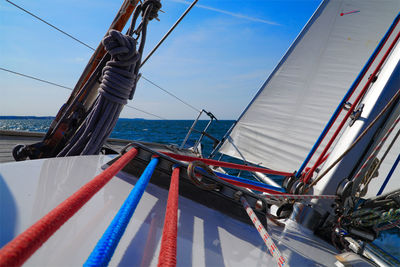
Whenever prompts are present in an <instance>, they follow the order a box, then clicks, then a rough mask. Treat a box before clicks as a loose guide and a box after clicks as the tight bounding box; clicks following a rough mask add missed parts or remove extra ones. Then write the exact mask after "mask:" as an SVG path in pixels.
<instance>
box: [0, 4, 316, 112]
mask: <svg viewBox="0 0 400 267" xmlns="http://www.w3.org/2000/svg"><path fill="white" fill-rule="evenodd" d="M11 1H12V2H14V3H15V4H17V5H19V6H21V7H23V8H25V9H27V10H28V11H30V12H32V13H34V14H36V15H37V16H39V17H41V18H43V19H44V20H46V21H48V22H50V23H52V24H53V25H55V26H57V27H58V28H60V29H62V30H64V31H66V32H67V33H69V34H71V35H72V36H74V37H76V38H78V39H80V40H81V41H83V42H85V43H87V44H89V45H90V46H92V47H97V45H98V44H99V42H100V41H101V39H102V37H103V36H104V34H105V33H106V31H107V29H108V28H109V25H110V23H111V22H112V20H113V18H114V17H115V14H116V13H117V11H118V9H119V7H120V5H121V4H122V0H119V1H116V0H114V1H110V0H96V1H94V0H70V1H61V0H36V1H28V0H11ZM161 2H162V5H163V7H162V10H163V11H164V12H165V13H159V19H160V21H155V20H153V21H151V22H150V25H149V28H148V36H147V40H146V48H145V51H144V56H145V55H147V54H148V52H149V51H150V50H151V49H152V48H153V47H154V46H155V45H156V44H157V42H158V41H159V40H160V39H161V37H162V36H163V35H164V34H165V33H166V31H167V30H168V29H169V28H170V27H171V26H172V25H173V23H174V22H175V21H176V20H177V19H178V18H179V17H180V15H181V14H182V13H183V12H184V11H185V9H186V8H187V7H188V6H189V4H190V1H186V0H165V1H161ZM320 2H321V1H320V0H247V1H243V0H199V2H198V3H197V4H196V6H195V7H194V8H193V9H192V11H191V12H190V13H189V14H188V15H187V17H185V18H184V20H183V21H182V22H181V24H180V25H179V26H178V27H177V28H176V29H175V31H174V32H173V33H172V34H171V35H170V36H169V37H168V39H167V40H166V41H165V42H164V43H163V45H162V46H161V47H160V48H159V50H157V52H156V53H155V54H154V55H153V56H152V57H151V58H150V60H149V61H148V62H147V63H146V64H145V65H144V66H143V68H142V69H141V73H142V74H143V75H144V76H145V77H146V78H148V79H149V80H151V81H152V82H154V83H156V84H157V85H159V86H161V87H162V88H164V89H166V90H168V91H170V92H171V93H173V94H175V95H177V96H178V97H180V98H181V99H183V100H184V101H186V102H187V103H189V104H190V105H192V106H194V107H195V108H196V109H205V110H207V111H211V112H213V113H214V114H215V116H216V117H217V118H218V119H233V120H235V119H237V118H238V117H239V116H240V114H241V113H242V111H243V110H244V109H245V107H246V106H247V105H248V103H249V102H250V101H251V99H252V98H253V97H254V95H255V94H256V93H257V91H258V90H259V88H260V87H261V86H262V84H263V83H264V81H265V80H266V79H267V77H268V75H269V74H270V73H271V71H272V70H273V68H274V67H275V65H276V64H277V63H278V62H279V60H280V58H281V57H282V56H283V55H284V53H285V51H286V50H287V49H288V48H289V46H290V44H291V43H292V42H293V41H294V39H295V38H296V36H297V35H298V34H299V32H300V31H301V29H302V27H303V26H304V25H305V23H306V22H307V21H308V19H309V18H310V17H311V15H312V14H313V13H314V11H315V10H316V8H317V7H318V6H319V4H320ZM0 33H1V34H0V68H5V69H10V70H12V71H16V72H20V73H24V74H26V75H30V76H34V77H37V78H40V79H44V80H48V81H51V82H54V83H58V84H61V85H64V86H67V87H72V88H73V87H74V86H75V83H76V82H77V80H78V78H79V76H80V74H81V72H82V71H83V69H84V67H85V66H86V64H87V62H88V60H89V58H90V57H91V54H92V50H90V49H89V48H87V47H85V46H83V45H82V44H80V43H78V42H76V41H74V40H72V39H70V38H68V37H67V36H65V35H62V34H61V33H60V32H57V31H55V30H54V29H52V28H50V27H49V26H48V25H46V24H44V23H43V22H41V21H39V20H37V19H35V18H33V17H32V16H30V15H28V14H26V13H24V12H23V11H21V10H19V9H17V8H16V7H14V6H13V5H11V4H10V3H8V2H6V1H5V0H0ZM70 93H71V91H69V90H67V89H63V88H59V87H55V86H53V85H49V84H44V83H41V82H38V81H34V80H30V79H27V78H23V77H20V76H16V75H14V74H11V73H7V72H4V71H0V116H1V115H21V116H26V115H33V116H54V115H55V114H56V113H57V111H58V109H59V108H60V107H61V105H62V104H63V103H65V101H66V100H67V99H68V96H69V94H70ZM129 105H131V106H134V107H137V108H139V109H142V110H145V111H147V112H150V113H152V114H155V115H157V116H160V117H162V118H166V119H194V118H195V117H196V116H197V115H198V114H197V111H195V110H193V109H192V108H190V107H188V106H186V105H184V104H182V103H181V102H179V101H178V100H176V99H174V98H172V97H171V96H170V95H168V94H166V93H165V92H163V91H161V90H160V89H158V88H157V87H155V86H154V85H152V84H150V83H149V82H148V81H146V80H144V79H141V80H140V81H139V83H138V86H137V89H136V92H135V96H134V99H133V100H132V101H131V102H130V103H129ZM121 117H123V118H145V119H157V118H156V117H153V116H150V115H147V114H144V113H141V112H139V111H137V110H134V109H131V108H127V107H125V108H124V110H123V111H122V113H121Z"/></svg>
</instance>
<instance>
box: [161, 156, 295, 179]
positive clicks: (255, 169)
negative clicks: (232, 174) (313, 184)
mask: <svg viewBox="0 0 400 267" xmlns="http://www.w3.org/2000/svg"><path fill="white" fill-rule="evenodd" d="M162 153H164V154H165V155H167V156H169V157H171V158H174V159H177V160H182V161H187V162H192V161H196V160H198V161H202V162H204V163H205V164H207V165H211V166H217V167H225V168H230V169H236V170H243V171H252V172H261V173H267V174H272V175H280V176H292V175H293V174H294V173H292V172H281V171H274V170H270V169H265V168H260V167H252V166H247V165H240V164H235V163H230V162H224V161H218V160H213V159H203V158H196V157H190V156H184V155H178V154H174V153H169V152H162Z"/></svg>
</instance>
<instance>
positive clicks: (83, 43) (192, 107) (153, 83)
mask: <svg viewBox="0 0 400 267" xmlns="http://www.w3.org/2000/svg"><path fill="white" fill-rule="evenodd" d="M6 1H7V2H9V3H10V4H12V5H14V6H15V7H17V8H19V9H20V10H22V11H24V12H26V13H27V14H29V15H31V16H33V17H35V18H36V19H38V20H40V21H42V22H44V23H45V24H47V25H49V26H50V27H52V28H54V29H55V30H57V31H59V32H61V33H62V34H64V35H66V36H68V37H69V38H71V39H73V40H75V41H76V42H78V43H80V44H82V45H84V46H86V47H88V48H89V49H91V50H93V51H95V49H94V48H93V47H91V46H89V45H88V44H86V43H85V42H83V41H81V40H79V39H78V38H76V37H74V36H72V35H70V34H68V33H67V32H65V31H63V30H61V29H60V28H58V27H56V26H54V25H53V24H51V23H49V22H47V21H46V20H44V19H42V18H40V17H38V16H36V15H35V14H33V13H31V12H29V11H28V10H26V9H24V8H22V7H21V6H18V5H16V4H14V3H13V2H11V1H9V0H6ZM196 2H197V0H196V1H195V2H194V3H192V5H191V7H189V8H188V9H187V10H186V11H185V12H184V13H183V15H182V16H181V17H180V18H179V19H178V21H177V22H176V23H175V24H174V25H173V26H172V27H171V29H170V30H169V31H168V32H167V34H166V35H165V36H164V37H163V38H162V39H161V41H160V42H159V44H158V45H157V46H156V47H155V48H154V49H153V50H152V52H151V53H150V54H149V55H148V56H147V57H146V58H145V59H144V60H143V62H142V63H141V66H143V64H144V63H145V62H146V61H147V60H148V59H149V58H150V56H151V55H152V54H153V53H154V51H155V50H156V49H157V48H158V47H159V46H160V45H161V43H162V42H163V41H164V40H165V39H166V38H167V37H168V35H169V34H170V33H171V32H172V30H174V29H175V27H176V26H177V25H178V24H179V22H180V21H181V20H182V19H183V17H185V16H186V14H187V13H188V12H189V11H190V9H191V8H192V7H193V6H194V4H195V3H196ZM0 69H2V68H0ZM2 70H4V71H9V70H6V69H2ZM9 72H12V71H9ZM12 73H14V74H18V75H21V76H25V77H28V78H31V79H35V80H39V81H41V82H45V83H49V84H52V85H56V86H59V87H62V88H66V89H69V90H73V89H72V88H69V87H66V86H63V85H58V84H55V83H52V82H48V81H44V80H41V79H37V78H34V77H31V76H27V75H24V74H21V73H16V72H12ZM141 77H142V78H143V79H144V80H146V81H148V82H149V83H150V84H152V85H154V86H155V87H157V88H159V89H160V90H162V91H164V92H165V93H167V94H169V95H170V96H172V97H174V98H176V99H177V100H179V101H180V102H182V103H183V104H185V105H186V106H188V107H190V108H191V109H193V110H196V111H197V112H199V109H197V108H196V107H194V106H192V105H190V104H189V103H188V102H185V101H184V100H182V99H181V98H179V97H178V96H176V95H175V94H173V93H171V92H170V91H168V90H167V89H164V88H162V87H161V86H159V85H158V84H156V83H155V82H153V81H151V80H150V79H149V78H146V77H144V76H143V75H142V76H141ZM126 106H127V107H130V108H132V109H135V110H137V111H140V112H143V113H145V114H147V115H150V116H153V117H156V118H159V119H162V120H166V119H165V118H163V117H161V116H157V115H155V114H152V113H150V112H147V111H144V110H141V109H138V108H135V107H132V106H129V105H126Z"/></svg>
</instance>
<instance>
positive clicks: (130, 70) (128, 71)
mask: <svg viewBox="0 0 400 267" xmlns="http://www.w3.org/2000/svg"><path fill="white" fill-rule="evenodd" d="M102 42H103V45H104V48H105V49H106V50H107V52H108V53H109V54H110V55H111V60H109V61H108V62H107V64H106V66H105V67H104V68H103V73H102V74H103V79H102V81H101V84H100V88H99V92H100V94H102V95H103V96H104V97H106V98H107V99H109V100H110V101H112V102H116V103H119V104H124V105H125V104H126V103H128V98H129V97H130V95H131V91H132V90H133V88H134V86H135V84H136V75H135V68H136V64H137V62H138V60H139V58H140V56H139V53H138V52H137V51H136V40H135V39H134V38H132V37H131V36H128V35H124V34H122V33H121V32H119V31H116V30H111V31H110V32H109V33H108V35H107V36H106V37H104V39H103V41H102Z"/></svg>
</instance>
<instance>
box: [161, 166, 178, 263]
mask: <svg viewBox="0 0 400 267" xmlns="http://www.w3.org/2000/svg"><path fill="white" fill-rule="evenodd" d="M178 192H179V168H175V169H174V170H173V172H172V176H171V185H170V187H169V193H168V202H167V211H166V213H165V220H164V229H163V235H162V240H161V249H160V256H159V257H158V266H159V267H161V266H162V267H172V266H176V238H177V234H178V195H179V193H178Z"/></svg>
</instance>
